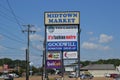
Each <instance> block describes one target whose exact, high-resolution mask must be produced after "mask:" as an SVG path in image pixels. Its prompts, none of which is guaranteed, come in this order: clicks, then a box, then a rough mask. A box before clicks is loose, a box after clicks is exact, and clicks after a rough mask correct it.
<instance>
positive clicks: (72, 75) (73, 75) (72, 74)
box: [68, 72, 77, 78]
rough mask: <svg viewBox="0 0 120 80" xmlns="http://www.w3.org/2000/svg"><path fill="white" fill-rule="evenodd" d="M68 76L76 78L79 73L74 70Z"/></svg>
mask: <svg viewBox="0 0 120 80" xmlns="http://www.w3.org/2000/svg"><path fill="white" fill-rule="evenodd" d="M68 77H69V78H75V77H77V75H76V73H74V72H73V73H70V74H69V76H68Z"/></svg>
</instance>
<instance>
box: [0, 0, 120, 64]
mask: <svg viewBox="0 0 120 80" xmlns="http://www.w3.org/2000/svg"><path fill="white" fill-rule="evenodd" d="M119 4H120V1H119V0H69V1H67V0H1V2H0V58H4V57H7V58H12V59H24V60H25V50H24V49H25V48H26V47H27V34H26V33H22V30H25V29H26V28H25V27H23V26H22V25H27V24H32V25H34V27H33V29H34V30H36V33H34V34H31V35H30V38H31V42H30V52H31V53H30V61H32V62H33V64H34V65H35V66H40V65H41V60H42V57H41V55H42V41H43V38H44V12H45V11H80V27H81V34H80V37H81V39H80V40H81V41H80V45H81V46H80V50H81V51H80V52H81V53H80V55H81V60H98V59H109V58H119V57H120V55H119V52H120V51H119V50H120V36H119V34H120V31H119V29H120V28H119V25H120V24H119V21H120V10H119V9H120V5H119ZM11 8H12V9H11ZM13 12H14V14H13ZM16 19H17V20H16ZM19 24H20V25H21V26H20V25H19Z"/></svg>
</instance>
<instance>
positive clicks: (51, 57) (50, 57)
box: [48, 53, 60, 60]
mask: <svg viewBox="0 0 120 80" xmlns="http://www.w3.org/2000/svg"><path fill="white" fill-rule="evenodd" d="M54 59H60V53H48V60H54Z"/></svg>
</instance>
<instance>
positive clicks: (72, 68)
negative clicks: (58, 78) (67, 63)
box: [65, 67, 75, 71]
mask: <svg viewBox="0 0 120 80" xmlns="http://www.w3.org/2000/svg"><path fill="white" fill-rule="evenodd" d="M65 71H75V69H74V67H65Z"/></svg>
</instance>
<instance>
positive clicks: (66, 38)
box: [47, 33, 77, 42]
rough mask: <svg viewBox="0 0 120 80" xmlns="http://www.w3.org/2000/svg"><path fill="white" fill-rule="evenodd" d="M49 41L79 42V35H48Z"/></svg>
mask: <svg viewBox="0 0 120 80" xmlns="http://www.w3.org/2000/svg"><path fill="white" fill-rule="evenodd" d="M47 41H48V42H49V41H77V34H75V33H69V34H48V35H47Z"/></svg>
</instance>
